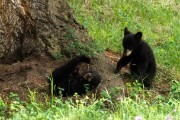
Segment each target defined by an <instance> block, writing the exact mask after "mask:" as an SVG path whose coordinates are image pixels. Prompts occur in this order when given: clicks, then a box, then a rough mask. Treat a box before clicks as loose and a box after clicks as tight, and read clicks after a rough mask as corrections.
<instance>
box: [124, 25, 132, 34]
mask: <svg viewBox="0 0 180 120" xmlns="http://www.w3.org/2000/svg"><path fill="white" fill-rule="evenodd" d="M130 33H131V32H130V31H129V30H128V28H127V27H125V28H124V36H125V35H127V34H130Z"/></svg>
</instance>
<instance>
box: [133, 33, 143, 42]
mask: <svg viewBox="0 0 180 120" xmlns="http://www.w3.org/2000/svg"><path fill="white" fill-rule="evenodd" d="M134 37H135V39H136V40H141V38H142V32H137V33H136V34H135V35H134Z"/></svg>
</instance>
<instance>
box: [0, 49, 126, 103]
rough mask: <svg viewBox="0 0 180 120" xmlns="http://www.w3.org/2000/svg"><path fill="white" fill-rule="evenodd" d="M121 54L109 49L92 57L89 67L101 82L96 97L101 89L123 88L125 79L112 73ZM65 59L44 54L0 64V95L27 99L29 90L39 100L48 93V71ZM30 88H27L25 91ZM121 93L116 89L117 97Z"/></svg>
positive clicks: (124, 70) (65, 60) (109, 91)
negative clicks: (12, 95)
mask: <svg viewBox="0 0 180 120" xmlns="http://www.w3.org/2000/svg"><path fill="white" fill-rule="evenodd" d="M119 58H120V56H119V55H118V54H117V53H113V52H112V51H106V52H105V53H104V54H99V55H97V56H96V57H95V58H92V61H91V66H92V68H93V70H95V71H97V72H98V73H99V74H100V76H101V81H102V82H101V84H100V85H99V86H98V88H97V90H96V94H97V96H100V94H101V92H102V91H108V93H111V88H115V87H121V88H124V84H125V82H127V81H128V80H127V79H124V78H123V77H122V76H121V75H115V74H114V73H113V71H114V70H115V66H116V62H117V61H118V60H119ZM67 60H68V59H64V60H61V61H60V60H53V59H52V58H49V57H47V56H43V55H42V56H41V57H34V58H29V59H25V60H24V61H23V62H18V63H14V64H11V65H5V64H1V65H0V72H1V74H0V96H1V97H2V98H3V99H4V100H8V99H9V97H8V96H9V95H10V92H12V93H15V94H18V95H19V97H20V99H21V100H25V101H29V94H30V93H29V90H31V91H33V92H36V93H37V96H36V98H37V99H38V100H41V99H43V98H44V96H45V94H46V95H47V94H48V95H49V97H50V92H49V87H48V78H47V77H48V76H49V75H50V74H51V72H52V71H53V70H54V69H55V68H57V67H59V66H60V65H62V64H64V63H65V62H67ZM127 72H128V69H127V68H124V69H122V71H121V73H127ZM28 89H29V90H28ZM123 96H124V93H123V92H122V90H120V91H119V94H118V96H116V98H117V99H121V97H123Z"/></svg>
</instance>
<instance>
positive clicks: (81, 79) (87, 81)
mask: <svg viewBox="0 0 180 120" xmlns="http://www.w3.org/2000/svg"><path fill="white" fill-rule="evenodd" d="M100 82H101V79H100V76H99V74H98V73H97V72H96V71H86V72H84V73H83V76H80V75H73V76H71V77H70V82H69V90H68V91H67V92H66V94H67V95H73V94H74V93H78V95H82V94H85V93H87V92H88V91H91V90H93V89H95V88H96V87H97V86H98V85H99V83H100Z"/></svg>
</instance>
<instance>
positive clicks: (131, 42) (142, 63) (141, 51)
mask: <svg viewBox="0 0 180 120" xmlns="http://www.w3.org/2000/svg"><path fill="white" fill-rule="evenodd" d="M123 48H124V51H123V56H122V58H121V59H120V60H119V61H118V63H117V66H116V70H115V73H118V72H119V71H120V70H121V68H122V67H124V66H125V65H127V64H128V63H130V71H131V73H132V74H133V75H135V77H136V78H137V79H138V80H140V81H141V82H142V83H143V84H144V86H145V87H147V88H151V87H152V80H153V78H154V77H155V74H156V61H155V58H154V54H153V51H152V49H151V48H150V46H149V45H148V44H147V43H146V42H144V41H143V40H142V32H137V33H136V34H133V33H131V32H130V31H129V30H128V29H127V28H125V29H124V38H123Z"/></svg>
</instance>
